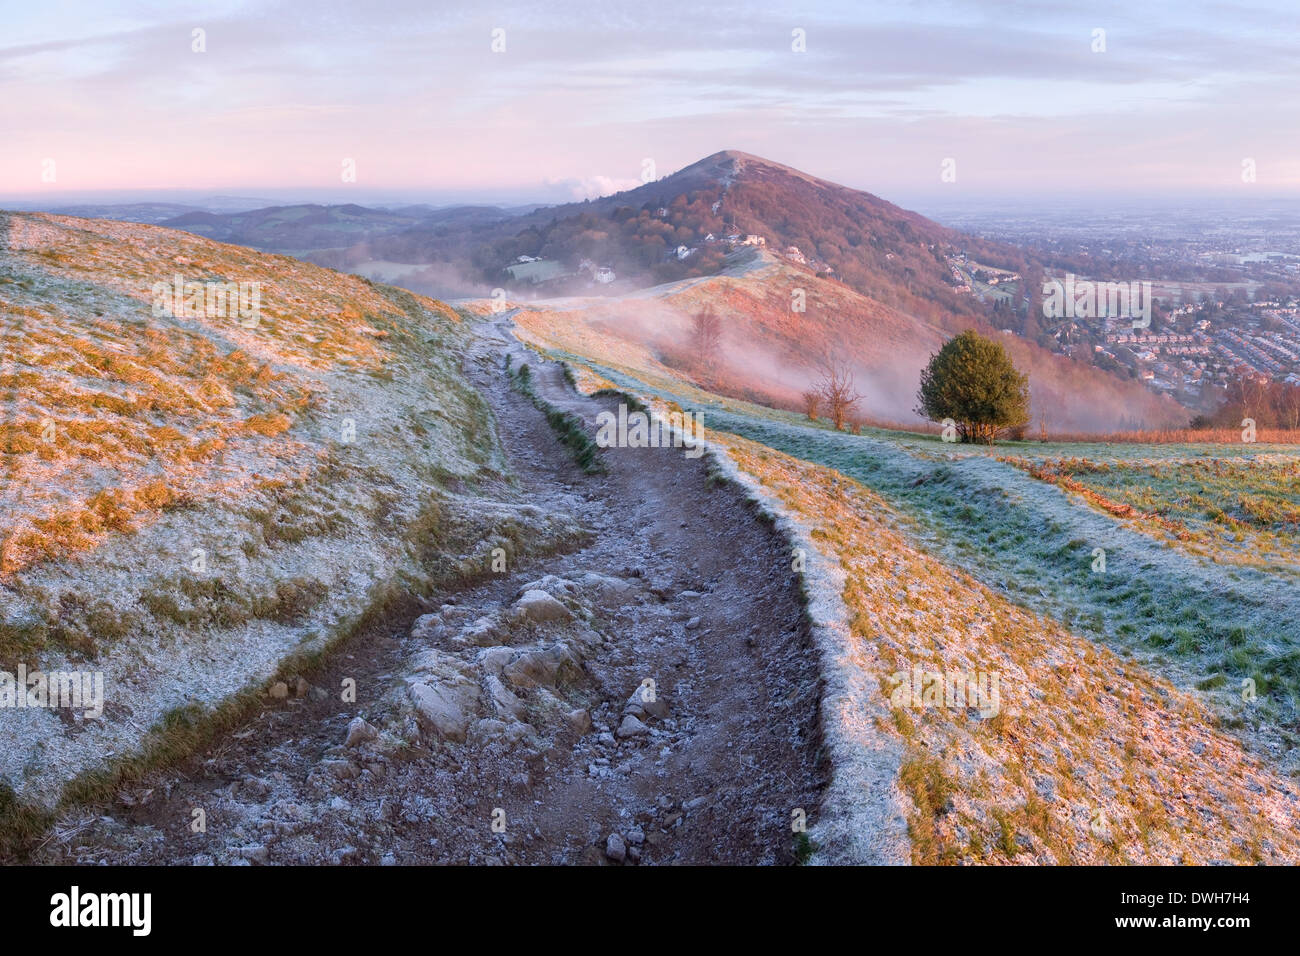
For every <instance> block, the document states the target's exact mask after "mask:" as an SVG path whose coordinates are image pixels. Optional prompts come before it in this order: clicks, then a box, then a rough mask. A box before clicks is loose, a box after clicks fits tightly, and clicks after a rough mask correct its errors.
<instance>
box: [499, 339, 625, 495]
mask: <svg viewBox="0 0 1300 956" xmlns="http://www.w3.org/2000/svg"><path fill="white" fill-rule="evenodd" d="M509 375H510V383H511V385H512V386H513V387H514V389H515V391H517V392H519V393H520V394H521V395H523V396H524V397H525V398H527V399H528V400H529V401H530V402H532V403H533V405H534V406H535V407H536V408H537V409H538V410H539V411H540V412H542V413H543V414H544V415H545V416H546V422H547V424H549V425H550V426H551V430H552V431H554V432H555V434H556V435H558V436H559V437H560V443H561V444H562V445H564V447H565V448H568V449H569V451H570V452H571V453H572V454H573V460H574V461H575V462H577V463H578V466H579V467H580V468H582V470H583V471H585V472H586V473H587V474H589V475H597V474H603V473H604V472H605V466H604V465H603V464H602V463H601V460H600V448H599V446H597V445H596V442H595V441H594V440H593V439H592V437H591V436H590V435H588V434H587V428H586V426H585V425H584V424H583V421H582V419H581V418H579V417H578V416H577V415H574V414H573V413H572V412H566V411H564V410H563V409H559V408H556V407H555V406H554V405H552V404H551V403H550V402H548V401H547V400H546V399H544V398H542V397H541V396H540V395H538V394H537V390H536V389H534V388H533V383H532V369H530V368H529V367H528V364H527V363H524V364H522V365H520V366H519V368H518V369H517V370H515V371H510V372H509Z"/></svg>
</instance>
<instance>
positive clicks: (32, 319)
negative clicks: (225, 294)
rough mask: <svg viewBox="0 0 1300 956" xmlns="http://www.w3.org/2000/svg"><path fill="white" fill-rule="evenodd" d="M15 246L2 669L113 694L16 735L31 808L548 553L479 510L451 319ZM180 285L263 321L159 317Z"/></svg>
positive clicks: (274, 259)
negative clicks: (521, 548)
mask: <svg viewBox="0 0 1300 956" xmlns="http://www.w3.org/2000/svg"><path fill="white" fill-rule="evenodd" d="M0 240H2V241H0V317H2V318H0V322H2V323H3V327H2V329H0V332H2V334H3V343H4V354H3V360H2V365H0V388H3V393H2V402H0V416H2V422H0V439H2V441H3V446H4V452H5V454H4V458H3V467H4V470H5V473H4V483H3V488H2V489H0V492H2V493H3V496H4V502H5V505H4V515H5V517H4V523H3V528H2V529H0V530H2V532H3V540H2V542H0V544H2V547H0V558H2V560H0V669H3V670H5V671H7V672H10V673H13V672H14V671H15V669H16V667H17V666H19V665H23V666H26V667H27V668H28V669H29V670H34V669H36V668H38V667H40V668H44V669H46V670H52V669H57V668H71V669H76V670H94V671H99V672H102V673H103V674H104V675H105V679H106V684H107V687H106V689H105V694H106V698H107V703H106V709H105V713H104V716H103V719H101V720H89V719H87V720H82V719H80V718H75V719H70V720H67V721H65V720H61V719H60V717H59V716H58V715H57V714H56V712H55V711H53V710H35V709H28V710H5V711H4V713H3V718H2V719H3V721H4V727H5V734H6V738H7V739H9V740H20V741H23V744H22V745H21V746H8V747H6V748H4V749H3V752H2V753H0V785H2V786H3V787H6V788H12V789H13V790H15V791H17V792H18V794H19V795H20V796H21V797H22V798H23V799H24V800H26V801H29V802H36V803H42V804H47V805H48V804H50V803H52V802H53V801H55V800H57V799H58V798H59V796H60V793H61V792H62V787H63V785H64V784H65V783H66V782H67V781H68V780H70V779H73V778H74V777H76V776H77V775H78V774H82V773H84V772H87V771H89V770H91V769H93V768H96V767H98V766H100V765H101V764H102V762H103V761H104V760H105V755H109V754H118V755H123V754H126V753H129V752H131V751H132V750H133V749H135V748H136V747H137V746H143V745H144V744H145V743H146V742H147V741H148V740H149V739H153V738H152V737H151V734H152V735H154V736H155V737H156V735H157V733H158V732H160V728H161V729H164V730H165V728H168V727H174V726H175V721H176V720H179V719H181V717H184V719H185V720H188V719H189V717H188V716H185V715H190V716H192V715H193V714H194V713H201V712H203V711H205V710H207V709H208V708H210V707H213V706H216V705H218V704H219V703H221V702H222V701H224V700H226V699H228V698H230V697H231V696H232V695H235V694H237V693H238V692H239V691H241V690H244V689H246V688H250V687H258V686H261V685H262V684H263V682H264V681H266V680H267V679H268V678H269V677H270V676H271V675H273V674H275V673H277V671H279V670H280V669H281V668H282V667H283V666H286V665H285V661H286V660H292V659H295V658H301V657H302V655H307V654H311V653H314V652H316V651H319V650H321V649H322V648H324V647H326V646H327V645H329V644H330V643H331V642H332V641H334V640H336V639H338V638H340V637H343V636H346V635H347V634H348V633H349V632H350V630H352V629H354V628H355V627H356V626H357V625H358V622H360V621H362V620H364V619H365V616H366V615H373V614H374V613H377V611H378V610H379V609H382V608H383V607H384V606H385V602H387V601H389V600H392V599H395V598H396V597H398V596H399V592H402V593H413V594H418V593H420V592H421V591H422V590H426V589H427V588H428V587H430V586H431V584H432V582H434V581H437V580H441V579H444V578H447V577H455V576H457V575H459V574H461V573H464V571H465V569H466V568H468V567H470V565H467V564H463V561H464V559H468V558H471V557H472V556H473V555H475V554H476V553H477V552H478V551H479V550H480V549H482V550H483V556H484V560H486V554H487V549H490V548H491V547H492V546H494V545H495V544H499V543H500V542H501V541H503V540H505V539H504V538H502V539H500V540H498V538H499V535H498V532H497V531H495V530H494V529H495V528H497V527H498V526H499V525H500V524H501V522H503V521H510V522H512V525H511V527H512V528H513V529H514V530H511V531H509V532H508V534H507V537H510V536H513V537H514V538H520V536H527V535H529V534H532V530H530V527H529V526H528V522H526V521H525V522H521V521H520V519H519V517H518V515H516V514H515V513H514V511H513V509H507V508H504V507H503V506H496V505H493V504H492V503H490V502H488V503H484V502H482V501H481V500H478V499H475V498H473V497H462V496H459V495H457V494H456V489H457V488H458V487H460V485H461V484H462V483H464V482H472V481H475V480H478V479H479V478H480V477H482V476H487V475H493V474H496V473H498V472H499V471H500V470H501V462H502V459H501V454H500V449H499V448H498V447H497V445H496V440H495V433H494V430H493V428H492V419H491V414H490V412H489V411H488V409H487V408H486V407H485V406H484V404H483V402H482V400H481V398H480V397H479V396H478V394H477V393H476V392H475V391H474V390H473V389H472V388H470V387H469V386H468V384H466V383H465V382H464V381H463V379H462V378H461V375H460V370H459V367H458V366H459V358H458V355H459V343H461V342H462V341H463V340H464V337H465V335H466V332H465V330H464V329H463V326H462V322H461V320H460V317H459V316H458V315H457V314H456V313H455V312H453V311H452V310H451V309H449V308H447V307H446V306H444V305H442V304H441V303H437V302H433V301H431V300H428V299H421V298H417V297H415V296H412V295H410V294H409V293H406V292H404V291H401V290H397V289H389V288H384V287H380V286H373V285H371V284H370V283H368V282H366V281H365V280H362V279H359V278H357V277H355V276H346V275H340V274H337V273H332V272H329V271H327V270H324V269H320V268H318V267H316V266H312V265H308V264H305V263H302V262H298V261H295V260H291V259H286V258H283V257H278V256H266V255H262V254H258V253H255V252H251V251H249V250H247V249H244V248H240V247H236V246H223V245H219V244H217V243H213V242H210V241H207V240H204V239H200V238H196V237H194V236H191V235H189V234H187V233H181V232H174V231H171V230H167V229H161V228H158V227H154V226H145V225H133V224H125V223H114V222H103V221H97V220H80V219H69V218H63V217H55V216H48V215H38V214H32V215H26V214H16V213H13V214H0ZM178 273H179V274H180V275H181V276H182V278H183V280H185V281H193V282H198V283H208V282H237V283H238V282H243V283H258V284H259V287H260V314H259V316H258V319H257V321H256V322H255V323H252V322H246V321H241V318H240V317H239V316H233V315H211V314H207V311H206V309H204V310H203V311H202V313H201V314H199V315H197V316H186V317H180V316H177V317H172V316H170V315H165V314H164V315H156V314H154V313H155V310H154V304H155V294H154V285H155V283H159V282H161V283H163V284H164V285H165V286H167V287H170V286H171V285H172V283H173V281H174V277H175V276H176V275H177V274H178ZM249 288H250V290H251V288H252V287H251V286H250V287H249ZM205 304H206V302H205ZM533 524H537V522H536V521H534V522H533ZM512 547H513V546H512ZM448 552H449V554H448ZM193 708H198V710H197V711H195V710H193ZM178 715H181V716H178ZM64 716H66V714H65V715H64ZM164 737H165V734H164Z"/></svg>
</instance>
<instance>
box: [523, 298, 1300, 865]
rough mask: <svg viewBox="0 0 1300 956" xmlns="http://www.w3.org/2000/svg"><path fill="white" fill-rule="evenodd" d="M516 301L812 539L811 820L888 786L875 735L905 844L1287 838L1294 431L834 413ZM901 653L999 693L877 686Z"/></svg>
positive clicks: (1293, 767)
mask: <svg viewBox="0 0 1300 956" xmlns="http://www.w3.org/2000/svg"><path fill="white" fill-rule="evenodd" d="M521 318H522V319H523V321H524V326H523V327H522V328H521V335H523V336H524V337H525V338H526V339H527V340H529V341H531V342H533V343H534V344H536V345H537V346H538V347H541V348H546V347H547V346H548V345H550V346H551V347H553V348H554V347H556V346H563V348H562V349H561V350H560V351H558V352H557V354H559V355H561V357H566V358H568V359H569V360H570V361H571V362H574V363H575V364H579V365H581V366H583V368H580V369H579V370H578V373H577V375H576V380H577V381H578V382H579V383H581V384H582V387H583V388H585V389H588V390H591V389H596V388H610V387H613V388H619V389H624V390H626V391H628V392H630V393H632V394H635V395H638V396H640V397H642V398H643V399H645V400H647V401H648V402H650V403H651V404H652V405H653V406H654V407H656V408H657V409H659V410H660V411H661V412H662V411H664V410H667V409H672V408H681V409H684V410H686V411H692V412H696V413H698V414H699V415H700V416H701V420H702V422H703V424H704V425H705V426H706V427H707V429H708V437H709V439H710V440H711V442H713V443H714V447H715V448H718V449H722V450H724V451H725V453H726V455H727V457H728V458H729V460H730V461H731V462H732V463H733V465H734V474H736V475H737V476H738V480H741V481H743V482H745V483H747V484H749V485H750V486H751V487H753V488H754V490H755V493H756V494H757V495H759V496H760V497H761V498H762V499H763V500H765V501H767V502H768V504H769V507H771V508H772V509H773V510H775V511H776V512H777V513H778V514H780V515H782V516H784V517H785V518H786V519H788V520H789V521H790V522H791V523H792V524H791V527H792V528H793V533H794V534H795V535H796V539H795V540H796V544H797V545H799V546H803V547H805V548H806V549H807V550H808V552H809V553H810V555H812V556H811V557H810V558H809V561H810V562H811V565H812V566H811V570H810V571H809V572H808V574H809V578H808V580H809V582H810V583H809V585H808V586H809V587H810V588H812V589H814V593H820V591H819V589H820V590H824V591H825V592H826V593H825V594H824V595H822V596H820V597H818V598H816V599H815V600H814V601H813V603H812V607H813V608H814V612H815V613H816V614H820V615H821V617H819V618H818V620H819V624H820V625H821V627H822V628H823V633H824V634H826V635H827V638H826V645H825V646H824V648H823V654H824V661H823V671H824V673H825V675H826V679H827V681H828V687H829V690H828V694H827V697H826V698H825V699H824V701H823V709H824V712H823V720H824V721H825V722H826V724H827V731H826V732H827V734H828V746H829V747H830V748H831V751H832V762H833V763H834V764H835V766H836V767H837V777H836V780H835V781H833V783H832V785H831V791H830V796H829V797H828V802H827V806H826V807H824V808H823V812H824V814H825V815H826V820H825V822H824V824H822V825H823V826H824V827H825V828H826V830H825V834H824V838H825V839H826V840H827V841H828V842H831V843H834V844H835V845H839V844H840V843H841V842H842V841H844V840H850V839H852V838H853V832H854V831H855V829H859V830H860V829H861V825H860V821H859V820H858V819H857V817H856V816H855V815H854V814H855V812H857V810H858V809H860V808H861V807H862V806H866V805H868V804H871V803H872V802H873V801H874V802H879V801H882V800H885V799H886V798H887V793H883V792H881V789H880V783H879V780H872V782H871V784H870V785H868V779H869V778H864V777H863V776H862V775H860V774H859V773H858V772H856V770H855V761H860V760H863V759H868V758H867V757H866V756H865V755H872V756H871V757H870V758H869V759H871V760H876V761H879V760H881V759H883V760H885V761H886V762H888V761H891V760H892V761H893V762H894V764H895V770H894V774H893V781H894V785H895V786H896V787H897V791H898V792H899V793H901V794H902V796H901V799H902V801H903V805H904V813H905V816H906V819H907V828H908V835H909V837H910V844H911V856H912V859H913V861H914V862H918V863H935V862H938V863H953V862H964V863H981V862H988V863H996V862H1020V863H1024V862H1054V863H1153V862H1159V863H1208V862H1237V863H1247V862H1294V861H1296V860H1297V859H1300V844H1298V843H1297V842H1296V840H1295V833H1296V831H1297V824H1298V823H1300V816H1297V814H1298V813H1300V811H1297V805H1298V801H1300V791H1298V789H1297V787H1296V783H1295V779H1294V778H1295V777H1297V776H1300V747H1298V745H1300V735H1297V734H1296V732H1295V727H1296V721H1297V717H1298V716H1300V711H1297V703H1296V701H1297V699H1300V682H1298V681H1297V674H1300V671H1297V669H1296V661H1297V659H1300V629H1298V627H1297V624H1296V622H1297V620H1300V603H1297V599H1296V596H1295V588H1294V580H1295V567H1294V560H1293V557H1294V556H1293V554H1288V550H1289V548H1290V542H1291V538H1292V535H1293V533H1294V527H1293V523H1292V522H1291V518H1290V516H1291V513H1292V511H1293V510H1294V502H1295V487H1294V480H1295V479H1294V475H1295V468H1296V466H1297V462H1300V454H1297V452H1296V450H1295V448H1294V447H1288V446H1268V445H1256V446H1244V445H1241V444H1237V445H1235V446H1223V445H1205V446H1189V445H1163V446H1154V445H1153V446H1147V445H1139V444H1127V443H1126V444H1121V445H1113V446H1112V445H1105V444H1101V443H1093V444H1089V445H1084V446H1079V447H1080V448H1081V451H1082V453H1084V454H1086V455H1087V460H1086V462H1081V461H1080V460H1078V459H1075V460H1073V461H1071V460H1070V459H1069V458H1068V457H1067V456H1068V454H1069V449H1070V447H1071V446H1069V445H1065V444H1053V443H1046V444H1043V443H1037V442H1016V443H1006V444H1004V445H1001V446H998V447H996V448H991V449H987V448H976V447H972V446H965V447H963V446H954V445H948V444H945V443H943V442H941V441H939V440H938V439H937V438H935V437H934V436H928V435H919V434H909V433H904V432H891V431H885V430H882V429H871V428H869V429H865V430H864V433H863V434H861V435H852V434H846V433H843V432H836V431H834V430H833V429H831V428H829V427H828V426H826V425H825V424H824V423H820V422H819V423H809V422H808V421H807V420H806V419H805V418H803V417H802V416H800V415H798V414H794V413H788V412H781V411H774V410H772V409H770V408H763V407H760V406H756V405H753V404H749V403H747V402H744V401H741V400H737V399H732V398H727V397H722V396H719V395H717V394H713V393H710V392H708V391H706V390H703V389H701V388H699V387H698V386H697V385H695V384H693V383H692V382H690V381H686V380H683V379H682V378H680V377H678V376H677V375H676V374H675V373H674V371H673V370H672V369H671V368H669V367H668V366H667V365H665V364H663V363H659V362H656V361H655V360H654V358H653V357H652V356H650V355H649V354H648V353H647V352H646V351H636V350H632V351H623V350H620V349H616V348H613V347H612V346H611V343H612V342H614V341H615V340H614V339H613V338H612V337H611V336H609V335H608V334H601V333H600V332H599V331H595V330H592V329H591V328H587V327H585V326H583V325H582V324H580V323H572V322H570V323H567V324H566V323H563V322H560V321H554V320H547V321H542V320H540V319H539V318H538V317H537V316H536V315H535V314H529V313H522V314H521ZM575 329H576V330H577V331H575ZM570 348H581V349H582V350H583V351H582V352H581V354H575V353H574V352H572V351H568V349H570ZM592 356H601V357H602V359H603V360H602V361H593V359H592ZM615 356H617V358H618V361H615ZM1000 458H1001V459H1004V460H999V459H1000ZM1058 476H1069V477H1070V478H1071V479H1072V480H1074V481H1077V482H1078V483H1079V488H1078V489H1077V490H1076V489H1075V488H1073V487H1072V486H1068V485H1062V483H1061V482H1059V481H1057V480H1055V479H1056V478H1057V477H1058ZM1090 492H1091V493H1090ZM1110 505H1116V506H1114V507H1112V506H1110ZM1218 512H1222V517H1218V516H1217V515H1218ZM1155 519H1158V520H1155ZM1165 522H1169V524H1168V525H1166V524H1165ZM1174 523H1177V527H1174ZM1181 531H1186V532H1187V536H1186V537H1184V536H1183V535H1182V534H1181V533H1180V532H1181ZM1219 534H1230V535H1231V538H1232V540H1231V542H1229V543H1228V545H1227V548H1226V551H1225V550H1224V549H1223V548H1220V547H1218V542H1217V540H1216V539H1217V537H1218V535H1219ZM1098 549H1100V550H1101V551H1102V552H1104V561H1103V562H1098V560H1097V555H1098ZM1224 555H1226V557H1222V559H1221V556H1224ZM914 667H920V668H923V669H924V670H926V671H934V672H942V673H952V672H954V671H957V672H963V673H969V672H976V671H983V672H985V673H989V672H992V673H996V674H998V675H999V676H1000V679H1001V686H1002V700H1001V707H1000V710H999V712H998V713H997V714H994V715H991V716H988V717H985V716H981V715H979V714H976V713H974V712H972V710H971V708H969V707H967V708H956V709H954V708H952V707H944V706H937V707H921V708H916V707H898V706H894V705H893V702H892V700H891V694H892V692H893V690H894V687H895V683H894V680H893V675H895V674H897V673H899V672H910V671H911V670H912V668H914ZM1247 688H1249V691H1247ZM864 788H866V789H864Z"/></svg>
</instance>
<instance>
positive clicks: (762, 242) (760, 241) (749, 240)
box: [741, 234, 767, 246]
mask: <svg viewBox="0 0 1300 956" xmlns="http://www.w3.org/2000/svg"><path fill="white" fill-rule="evenodd" d="M741 245H744V246H766V245H767V240H766V239H765V238H763V237H762V236H755V235H752V234H751V235H748V236H746V237H745V241H744V242H743V243H741Z"/></svg>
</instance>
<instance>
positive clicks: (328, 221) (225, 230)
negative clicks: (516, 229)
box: [160, 203, 509, 253]
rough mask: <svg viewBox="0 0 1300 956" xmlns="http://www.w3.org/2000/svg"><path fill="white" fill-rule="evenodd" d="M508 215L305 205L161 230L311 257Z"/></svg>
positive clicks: (487, 210)
mask: <svg viewBox="0 0 1300 956" xmlns="http://www.w3.org/2000/svg"><path fill="white" fill-rule="evenodd" d="M508 216H509V213H508V212H506V211H504V210H501V209H498V208H496V207H494V206H454V207H450V208H447V209H430V208H429V207H427V206H407V207H404V208H401V209H391V210H390V209H372V208H369V207H366V206H358V205H356V204H354V203H345V204H343V205H337V206H324V205H318V204H314V203H308V204H303V205H296V206H270V207H267V208H265V209H254V210H250V211H248V212H237V213H211V212H202V211H194V212H186V213H183V214H182V215H179V216H176V217H174V218H171V219H167V220H165V221H163V222H162V223H160V225H163V226H166V227H168V228H170V229H183V230H185V231H186V232H192V233H196V234H197V235H200V236H205V237H207V238H209V239H216V240H218V241H219V242H232V243H236V244H237V245H241V246H251V247H252V248H254V249H260V250H262V251H264V252H297V253H309V252H315V251H319V250H323V249H341V248H342V249H346V248H355V247H357V246H359V245H364V244H366V243H368V242H371V241H373V240H375V239H377V238H379V237H383V236H390V235H393V234H395V233H400V232H404V231H406V230H409V229H413V228H416V227H420V228H422V229H425V230H430V231H437V230H439V229H457V230H460V229H465V228H469V227H473V226H476V225H483V224H486V223H493V222H499V221H501V220H502V219H505V218H507V217H508Z"/></svg>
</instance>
